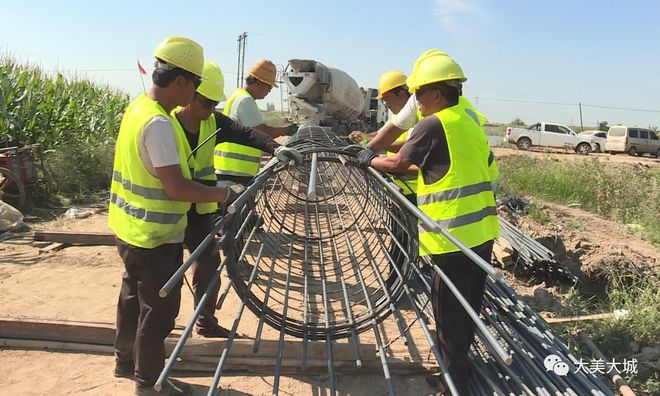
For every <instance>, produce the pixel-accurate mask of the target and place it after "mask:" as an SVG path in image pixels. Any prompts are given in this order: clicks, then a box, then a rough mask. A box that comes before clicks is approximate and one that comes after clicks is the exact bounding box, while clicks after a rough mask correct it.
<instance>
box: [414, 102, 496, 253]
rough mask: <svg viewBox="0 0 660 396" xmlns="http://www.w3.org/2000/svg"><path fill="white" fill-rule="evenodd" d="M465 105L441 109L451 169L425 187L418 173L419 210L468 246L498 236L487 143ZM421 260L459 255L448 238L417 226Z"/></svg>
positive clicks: (479, 243) (460, 104)
mask: <svg viewBox="0 0 660 396" xmlns="http://www.w3.org/2000/svg"><path fill="white" fill-rule="evenodd" d="M470 111H472V110H471V109H470V107H469V106H466V104H465V103H460V102H459V104H457V105H456V106H453V107H450V108H447V109H444V110H441V111H439V112H437V113H435V114H434V115H432V116H431V117H438V119H439V120H440V122H441V123H442V126H443V128H444V130H445V136H446V139H447V147H448V149H449V157H450V158H451V164H450V166H449V171H448V172H447V174H446V175H444V176H443V177H442V178H441V179H440V180H438V181H436V182H435V183H432V184H425V183H424V178H423V176H422V172H421V170H420V171H419V173H418V179H417V180H418V187H417V206H418V207H419V209H421V210H422V211H423V212H424V213H426V214H427V215H428V216H429V217H431V219H433V220H434V221H436V222H437V223H438V224H439V225H440V226H441V227H443V228H445V229H446V230H447V231H449V232H450V233H451V234H452V235H454V236H455V237H456V238H457V239H458V240H459V241H461V242H462V243H464V244H465V245H467V246H468V247H475V246H478V245H481V244H482V243H485V242H487V241H490V240H493V239H496V238H497V237H498V236H499V225H498V220H497V210H496V209H495V197H494V195H493V191H492V190H491V181H490V173H489V169H488V156H489V153H490V148H489V147H488V139H487V138H486V134H485V133H484V131H483V129H482V128H481V126H479V124H478V121H477V120H475V119H474V118H473V117H472V116H471V115H470V114H469V113H470ZM419 244H420V248H419V252H420V255H422V256H424V255H430V254H444V253H450V252H455V251H458V250H459V249H458V248H457V247H456V246H454V244H453V243H451V242H450V241H449V240H448V239H447V238H445V237H444V236H442V235H440V234H437V235H433V233H431V232H428V231H426V230H425V229H424V228H422V227H421V225H420V227H419Z"/></svg>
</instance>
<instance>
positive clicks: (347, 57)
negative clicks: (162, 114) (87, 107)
mask: <svg viewBox="0 0 660 396" xmlns="http://www.w3.org/2000/svg"><path fill="white" fill-rule="evenodd" d="M0 26H1V27H2V28H1V29H0V52H4V53H9V54H11V55H12V56H14V57H15V58H17V59H18V60H20V61H25V62H30V63H33V64H37V65H40V66H41V67H42V68H43V69H45V70H60V71H63V72H65V73H72V72H73V73H76V74H77V75H78V76H85V77H87V78H90V79H92V80H95V81H98V82H105V83H108V84H110V85H112V86H114V87H117V88H118V89H121V90H124V91H126V92H128V93H129V94H130V95H131V96H134V95H136V94H137V93H139V92H140V91H142V84H141V82H140V75H139V74H138V72H137V67H136V60H137V59H139V60H140V62H141V63H142V65H143V66H144V67H145V68H147V70H148V71H150V70H151V65H152V55H151V53H152V51H153V49H154V47H155V46H156V44H157V43H158V42H159V41H160V40H162V39H163V38H164V37H165V36H167V35H173V34H177V35H184V36H188V37H190V38H193V39H195V40H196V41H198V42H199V43H200V44H202V45H203V46H204V49H205V55H206V58H207V59H210V60H213V61H215V62H217V63H218V64H219V65H220V67H221V68H222V70H223V71H224V72H225V78H226V81H227V86H226V89H225V91H226V93H227V95H229V94H230V93H231V91H232V90H233V88H234V87H235V83H236V56H237V45H236V44H237V43H236V38H237V36H238V34H240V33H241V32H247V33H248V41H247V50H246V58H245V63H246V67H247V65H249V64H251V63H252V62H254V61H255V60H257V59H260V58H268V59H271V60H273V61H274V62H275V63H276V64H284V65H285V64H286V62H287V60H288V59H291V58H308V59H317V60H319V61H321V62H323V63H326V64H328V65H332V66H335V67H337V68H339V69H342V70H344V71H345V72H347V73H349V74H350V75H352V76H353V77H354V78H355V80H356V81H357V82H358V84H360V85H361V86H371V87H376V86H377V85H378V77H379V75H380V74H381V73H383V72H385V71H388V70H391V69H400V70H402V71H404V72H406V73H409V72H410V71H411V69H412V65H413V63H414V61H415V59H416V58H417V56H418V55H419V54H421V53H422V52H423V51H425V50H427V49H429V48H438V49H441V50H443V51H445V52H447V53H449V54H450V55H451V56H452V57H454V59H456V61H457V62H458V63H459V64H460V65H461V66H462V67H463V70H464V72H465V74H466V75H467V76H468V82H467V83H466V85H465V87H464V94H465V95H466V96H467V97H468V98H470V99H471V100H472V102H473V103H474V104H475V105H476V106H477V107H478V108H479V109H480V110H481V111H482V112H483V113H485V114H486V115H487V116H488V118H489V119H490V120H492V121H495V122H508V121H510V120H512V119H513V118H515V117H520V118H522V119H523V120H524V121H526V122H528V123H532V122H536V121H553V122H560V123H567V124H573V125H578V124H579V122H580V113H579V108H578V106H577V103H578V102H582V103H583V108H582V112H583V118H584V123H585V125H595V124H596V123H597V121H603V120H606V121H608V122H609V123H610V124H617V123H622V124H632V125H638V126H649V125H653V126H660V78H659V76H658V74H659V71H660V50H659V45H660V44H659V43H660V2H655V1H650V0H649V1H641V0H640V1H634V0H631V1H626V2H623V1H609V0H608V1H574V0H573V1H564V0H555V1H528V0H527V1H522V0H511V1H494V0H492V1H488V0H460V1H459V0H425V1H411V0H408V1H388V0H386V1H344V0H334V1H326V2H320V1H308V2H299V1H277V2H273V1H249V2H247V1H225V2H220V1H216V2H210V1H196V2H191V1H185V2H184V1H181V2H173V1H158V2H153V1H130V2H128V1H65V0H59V1H5V2H3V5H2V12H0ZM149 83H150V81H149V79H147V81H146V84H147V88H148V87H149ZM477 98H478V99H477ZM279 100H280V99H279V91H278V90H273V92H272V93H271V95H269V97H267V98H266V99H265V100H264V101H262V103H261V106H262V107H265V104H266V102H267V101H269V102H273V103H276V106H277V107H278V108H279ZM518 101H520V102H518ZM531 102H543V103H531ZM588 105H591V106H588ZM594 105H595V106H606V107H616V108H623V109H603V108H597V107H592V106H594ZM624 109H641V110H648V111H632V110H624Z"/></svg>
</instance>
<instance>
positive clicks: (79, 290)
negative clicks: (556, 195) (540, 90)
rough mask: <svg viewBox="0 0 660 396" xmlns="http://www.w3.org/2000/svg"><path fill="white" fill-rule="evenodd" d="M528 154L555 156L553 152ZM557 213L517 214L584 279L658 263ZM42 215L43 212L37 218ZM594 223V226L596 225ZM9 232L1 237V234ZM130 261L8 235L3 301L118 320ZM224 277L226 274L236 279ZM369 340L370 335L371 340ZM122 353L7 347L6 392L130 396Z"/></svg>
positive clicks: (641, 246)
mask: <svg viewBox="0 0 660 396" xmlns="http://www.w3.org/2000/svg"><path fill="white" fill-rule="evenodd" d="M495 153H496V155H498V156H506V155H517V154H521V153H522V152H520V151H519V150H515V149H503V148H496V149H495ZM522 154H528V155H539V156H545V157H547V156H548V153H546V152H537V151H531V152H524V153H522ZM551 156H553V157H554V156H557V158H561V160H563V159H568V160H573V159H577V158H583V157H581V156H578V155H575V154H570V153H569V154H564V153H562V152H553V153H552V154H551ZM590 157H594V158H598V160H599V161H624V162H634V163H643V164H646V165H648V166H660V160H656V159H653V158H639V157H629V156H627V155H617V156H610V155H606V154H595V155H594V154H592V155H590ZM536 204H537V205H539V206H540V207H541V208H542V209H544V210H546V211H547V212H548V213H549V214H550V221H549V222H548V224H546V225H543V226H541V225H538V224H536V223H534V222H532V221H529V220H528V219H524V218H519V219H518V220H515V221H516V223H517V225H518V226H519V227H521V228H523V229H524V230H526V231H527V232H529V233H530V234H531V235H532V236H533V237H535V238H537V239H539V240H540V241H541V242H542V243H543V244H544V245H546V246H547V247H548V248H550V249H551V250H553V251H555V252H556V254H557V258H558V260H559V261H560V262H562V263H563V264H564V265H566V266H567V268H569V269H570V270H572V271H574V272H575V273H576V274H577V275H578V277H579V278H580V281H581V282H585V283H588V282H590V281H593V282H595V283H594V287H598V273H599V271H598V270H599V269H600V268H603V267H604V266H605V265H609V264H612V263H613V262H616V263H619V265H621V263H623V265H626V266H629V267H630V268H632V269H634V270H638V271H658V268H659V267H660V250H659V249H658V248H657V247H654V246H653V245H651V244H650V243H648V242H646V241H643V240H641V239H639V238H636V237H634V236H630V235H626V234H624V233H623V232H622V231H621V229H620V227H619V225H617V224H616V223H613V222H610V221H607V220H604V219H602V218H600V217H598V216H596V215H593V214H590V213H587V212H584V211H582V210H580V209H577V208H567V207H563V206H559V205H553V204H549V203H545V202H536ZM35 220H36V219H35ZM587 224H588V226H585V225H587ZM31 227H32V228H33V229H48V230H53V229H63V230H77V231H109V229H108V227H107V215H106V214H104V213H98V214H95V215H93V216H91V217H89V218H86V219H77V220H70V219H63V218H62V217H58V218H56V219H55V220H51V221H45V222H40V221H38V220H37V222H36V223H35V224H31ZM0 239H1V236H0ZM122 271H123V264H122V262H121V260H120V258H119V256H118V255H117V253H116V250H115V248H114V247H111V246H88V247H82V246H71V247H67V248H65V249H62V250H60V251H52V252H43V251H42V250H41V249H40V248H39V247H36V246H33V245H32V244H31V240H26V239H23V240H21V239H9V240H6V241H4V242H0V305H1V306H2V314H1V315H2V316H5V317H13V318H17V317H22V318H44V319H59V320H74V321H87V322H103V323H114V319H115V309H116V301H117V295H118V293H119V289H118V288H119V286H120V282H121V274H122ZM506 278H507V280H509V281H510V283H512V284H513V286H514V287H515V288H516V290H517V291H518V293H519V294H520V295H521V296H522V297H523V298H525V299H526V300H527V301H528V302H529V303H530V304H531V305H532V306H533V307H535V309H537V310H539V311H540V312H543V314H544V315H547V316H552V315H554V313H555V312H557V311H558V310H559V309H560V308H561V307H560V306H559V305H560V303H559V300H558V299H557V298H556V296H557V294H558V290H556V289H554V288H548V289H547V290H548V291H549V293H550V295H551V297H552V298H551V300H550V301H540V300H539V299H538V298H537V296H536V295H535V291H536V290H537V289H538V288H539V287H543V285H535V286H532V285H528V284H525V283H523V282H519V281H517V280H515V279H514V278H513V277H512V276H511V275H510V274H508V275H507V276H506ZM226 281H227V279H224V280H223V282H226ZM238 305H239V300H238V297H237V296H236V294H235V293H234V292H233V291H232V292H230V294H229V295H228V297H227V300H226V302H225V304H224V306H223V308H222V310H221V311H219V312H218V313H217V314H218V317H219V318H220V321H221V323H222V324H223V325H224V326H225V327H230V326H231V323H232V320H233V318H234V315H235V312H236V309H237V307H238ZM191 313H192V297H191V294H190V293H189V292H188V291H187V289H186V286H185V285H184V289H183V290H182V304H181V311H180V314H179V317H178V318H177V325H185V324H186V323H187V322H188V319H189V318H190V315H191ZM257 322H258V319H257V318H256V317H255V316H254V315H252V314H251V313H250V312H246V313H245V314H244V317H243V320H241V322H240V326H239V333H241V334H249V333H251V332H253V331H254V328H255V327H256V324H257ZM278 334H279V333H278V332H277V331H275V330H274V329H271V328H269V327H268V326H266V327H265V330H264V338H265V339H275V338H276V337H277V335H278ZM366 341H368V340H366ZM113 365H114V360H113V357H112V356H105V355H92V354H81V353H60V352H45V351H25V350H10V349H4V350H0V389H1V391H0V394H7V395H37V394H39V395H41V394H48V395H64V394H86V395H130V394H132V392H133V383H132V382H131V381H128V380H122V379H116V378H114V377H113V375H112V369H113ZM180 375H181V373H179V374H178V375H175V377H178V378H180V379H181V377H180ZM393 377H394V379H395V386H396V389H397V392H398V393H399V394H402V395H404V394H405V395H407V394H410V395H412V394H426V393H428V392H429V391H430V388H428V387H427V386H426V384H425V382H424V378H423V377H424V375H423V374H415V375H394V376H393ZM183 379H184V380H185V381H187V382H189V383H192V384H194V389H195V394H196V395H202V394H205V393H206V391H207V386H208V384H209V383H210V382H211V378H210V376H209V375H202V376H197V377H186V378H183ZM272 386H273V377H272V376H261V375H249V374H246V373H244V374H240V375H238V374H230V375H229V374H228V375H225V376H223V378H222V381H221V387H222V389H223V390H222V392H221V393H220V394H221V395H266V394H268V395H270V394H272ZM337 389H338V392H339V394H342V395H380V394H387V389H386V384H385V381H384V380H383V377H382V374H381V373H375V374H357V373H356V374H341V375H338V376H337ZM280 392H281V394H283V395H315V396H317V395H318V396H320V395H327V394H329V393H330V392H329V388H328V384H327V374H326V375H309V376H283V377H282V379H281V384H280Z"/></svg>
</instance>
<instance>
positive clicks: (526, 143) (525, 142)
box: [516, 137, 532, 150]
mask: <svg viewBox="0 0 660 396" xmlns="http://www.w3.org/2000/svg"><path fill="white" fill-rule="evenodd" d="M516 146H518V149H519V150H529V149H530V148H532V141H531V140H530V139H529V138H528V137H521V138H520V139H518V141H517V142H516Z"/></svg>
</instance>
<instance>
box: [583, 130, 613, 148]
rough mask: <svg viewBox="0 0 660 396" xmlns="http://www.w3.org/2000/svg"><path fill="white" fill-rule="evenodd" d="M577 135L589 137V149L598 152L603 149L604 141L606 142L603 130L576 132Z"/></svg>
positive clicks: (605, 133) (605, 134)
mask: <svg viewBox="0 0 660 396" xmlns="http://www.w3.org/2000/svg"><path fill="white" fill-rule="evenodd" d="M578 136H581V137H584V138H587V139H591V151H593V152H595V153H600V152H601V151H605V142H607V132H604V131H599V130H595V131H584V132H581V133H579V134H578Z"/></svg>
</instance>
